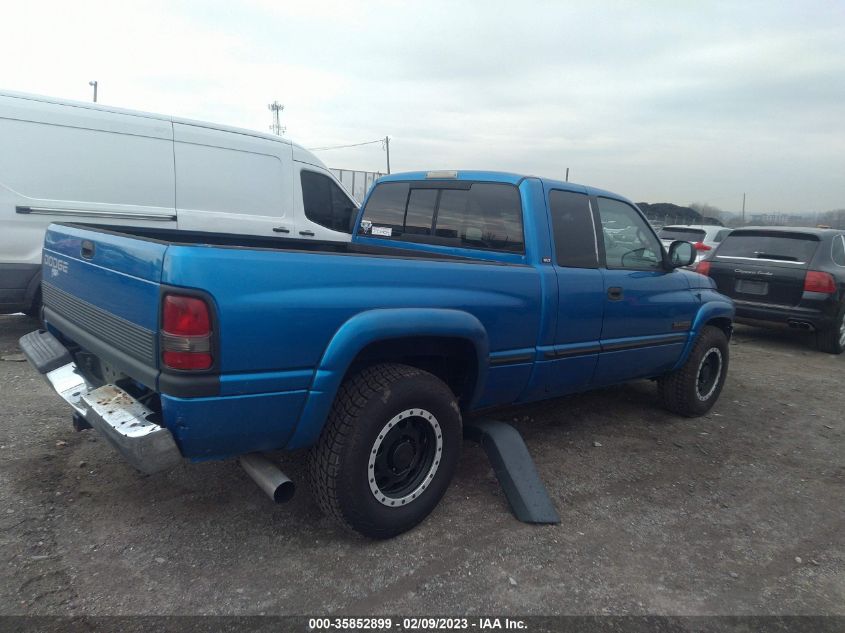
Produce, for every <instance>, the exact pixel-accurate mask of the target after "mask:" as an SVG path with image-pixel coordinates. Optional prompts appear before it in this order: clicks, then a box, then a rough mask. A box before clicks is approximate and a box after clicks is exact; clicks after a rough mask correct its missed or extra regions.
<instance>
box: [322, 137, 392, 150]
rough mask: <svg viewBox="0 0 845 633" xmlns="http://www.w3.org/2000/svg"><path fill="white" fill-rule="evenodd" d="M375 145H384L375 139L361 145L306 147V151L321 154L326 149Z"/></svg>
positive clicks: (381, 141) (382, 141) (380, 140)
mask: <svg viewBox="0 0 845 633" xmlns="http://www.w3.org/2000/svg"><path fill="white" fill-rule="evenodd" d="M376 143H384V139H383V138H380V139H376V140H375V141H365V142H363V143H352V144H350V145H331V146H329V147H308V148H306V149H308V150H309V151H312V152H321V151H323V150H327V149H344V148H347V147H359V146H361V145H375V144H376Z"/></svg>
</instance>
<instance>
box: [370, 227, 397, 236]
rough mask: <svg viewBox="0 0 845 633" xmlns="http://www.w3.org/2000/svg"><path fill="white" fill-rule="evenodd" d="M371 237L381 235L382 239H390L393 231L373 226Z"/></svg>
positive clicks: (388, 228)
mask: <svg viewBox="0 0 845 633" xmlns="http://www.w3.org/2000/svg"><path fill="white" fill-rule="evenodd" d="M373 235H381V236H382V237H390V236H391V235H393V229H392V228H390V227H389V226H374V227H373Z"/></svg>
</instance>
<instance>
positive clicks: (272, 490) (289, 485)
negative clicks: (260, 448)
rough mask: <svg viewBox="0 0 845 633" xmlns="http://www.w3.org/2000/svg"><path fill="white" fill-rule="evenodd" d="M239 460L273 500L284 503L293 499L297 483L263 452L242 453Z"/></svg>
mask: <svg viewBox="0 0 845 633" xmlns="http://www.w3.org/2000/svg"><path fill="white" fill-rule="evenodd" d="M238 461H240V463H241V466H242V467H243V469H244V470H245V471H246V473H247V474H248V475H249V476H250V477H252V480H253V481H254V482H255V483H257V484H258V487H259V488H261V489H262V490H263V491H264V492H266V493H267V495H268V496H269V497H270V498H271V499H272V500H273V501H275V502H276V503H284V502H285V501H290V500H291V499H293V493H294V492H295V491H296V484H294V483H293V482H292V481H291V480H290V477H288V476H287V475H286V474H284V473H283V472H282V471H281V469H280V468H279V467H278V466H276V465H275V464H274V463H273V462H271V461H270V460H269V459H267V458H266V457H264V456H263V455H262V454H261V453H248V454H247V455H241V456H240V457H239V458H238Z"/></svg>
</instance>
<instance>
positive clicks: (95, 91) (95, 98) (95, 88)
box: [88, 79, 97, 103]
mask: <svg viewBox="0 0 845 633" xmlns="http://www.w3.org/2000/svg"><path fill="white" fill-rule="evenodd" d="M88 85H89V86H94V103H97V80H96V79H95V80H94V81H89V82H88Z"/></svg>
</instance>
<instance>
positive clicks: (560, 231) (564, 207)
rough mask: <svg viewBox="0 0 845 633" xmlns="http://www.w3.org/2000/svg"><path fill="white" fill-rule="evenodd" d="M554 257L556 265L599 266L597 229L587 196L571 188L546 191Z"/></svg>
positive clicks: (574, 266)
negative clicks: (547, 192)
mask: <svg viewBox="0 0 845 633" xmlns="http://www.w3.org/2000/svg"><path fill="white" fill-rule="evenodd" d="M549 209H550V211H551V215H552V231H553V233H554V240H555V257H556V259H557V265H558V266H565V267H567V268H598V257H597V255H596V232H595V226H594V225H593V216H592V214H591V213H590V199H589V198H588V197H587V195H586V194H583V193H575V192H574V191H552V192H551V193H549Z"/></svg>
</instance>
